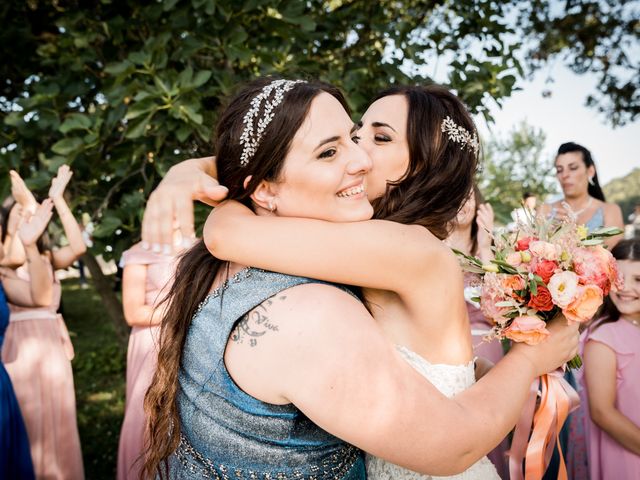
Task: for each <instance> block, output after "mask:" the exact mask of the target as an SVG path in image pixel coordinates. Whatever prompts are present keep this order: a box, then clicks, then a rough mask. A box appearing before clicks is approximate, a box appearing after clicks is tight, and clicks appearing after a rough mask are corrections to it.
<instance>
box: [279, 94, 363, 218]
mask: <svg viewBox="0 0 640 480" xmlns="http://www.w3.org/2000/svg"><path fill="white" fill-rule="evenodd" d="M352 130H353V122H352V121H351V119H350V118H349V115H348V114H347V112H346V111H345V110H344V108H343V107H342V105H341V104H340V102H338V100H336V98H335V97H333V96H332V95H329V94H328V93H325V92H323V93H320V94H319V95H318V96H317V97H315V98H314V99H313V101H312V103H311V106H310V108H309V113H308V114H307V116H306V118H305V120H304V122H303V123H302V125H301V126H300V129H299V130H298V131H297V132H296V134H295V136H294V138H293V141H292V143H291V148H290V149H289V152H288V154H287V156H286V158H285V163H284V168H283V171H282V174H281V176H280V179H279V180H278V181H277V182H273V186H272V188H273V189H274V193H275V197H274V204H275V207H276V208H277V210H276V214H277V215H279V216H294V217H305V218H317V219H322V220H329V221H334V222H350V221H360V220H367V219H369V218H371V216H372V215H373V208H372V207H371V204H370V203H369V201H368V200H367V182H366V175H367V173H368V172H369V170H370V169H371V161H370V159H369V157H368V156H367V154H366V153H365V152H364V151H363V150H362V149H361V148H360V147H359V146H358V145H356V144H355V143H354V142H353V141H352V139H351V137H352V133H351V132H352Z"/></svg>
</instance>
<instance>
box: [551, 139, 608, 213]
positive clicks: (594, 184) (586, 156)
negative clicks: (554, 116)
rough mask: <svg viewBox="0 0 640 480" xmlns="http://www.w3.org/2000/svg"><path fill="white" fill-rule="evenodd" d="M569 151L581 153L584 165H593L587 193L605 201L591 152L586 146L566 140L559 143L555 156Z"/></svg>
mask: <svg viewBox="0 0 640 480" xmlns="http://www.w3.org/2000/svg"><path fill="white" fill-rule="evenodd" d="M571 152H579V153H581V154H582V161H583V162H584V164H585V166H586V167H587V168H589V167H593V171H594V174H593V177H592V178H591V181H590V182H589V184H588V186H587V192H588V193H589V195H591V196H592V197H593V198H597V199H598V200H602V201H603V202H606V200H605V197H604V192H603V191H602V188H601V187H600V182H599V181H598V170H597V169H596V164H595V162H594V161H593V157H592V156H591V152H590V151H589V150H588V149H587V148H586V147H583V146H582V145H579V144H577V143H573V142H567V143H563V144H562V145H560V147H559V148H558V154H557V155H556V158H558V155H562V154H564V153H571Z"/></svg>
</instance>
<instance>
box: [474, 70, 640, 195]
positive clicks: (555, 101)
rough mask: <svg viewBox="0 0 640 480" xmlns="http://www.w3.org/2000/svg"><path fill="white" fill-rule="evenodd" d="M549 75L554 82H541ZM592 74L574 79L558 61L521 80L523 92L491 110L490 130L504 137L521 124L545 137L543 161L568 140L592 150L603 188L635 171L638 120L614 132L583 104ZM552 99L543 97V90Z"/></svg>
mask: <svg viewBox="0 0 640 480" xmlns="http://www.w3.org/2000/svg"><path fill="white" fill-rule="evenodd" d="M548 77H551V78H553V79H554V82H553V83H545V79H546V78H548ZM595 82H596V78H595V76H594V75H590V74H585V75H576V74H574V73H573V72H572V71H571V70H569V69H568V68H566V67H564V66H563V65H560V64H559V63H558V64H556V65H555V66H553V67H551V68H546V69H542V70H540V71H538V72H537V73H536V75H535V76H534V77H533V79H532V80H530V81H520V82H518V85H519V86H520V87H521V88H522V90H520V91H517V92H515V93H514V94H513V95H512V96H511V97H510V98H508V99H506V100H505V101H504V103H503V106H502V108H501V109H500V108H498V107H494V108H493V109H492V114H493V116H494V118H495V123H494V124H493V125H491V127H490V128H491V132H492V133H494V134H497V135H501V136H505V135H506V134H507V133H508V132H509V131H510V130H511V129H512V128H513V127H514V126H515V125H517V124H519V123H520V122H521V121H522V120H526V121H527V122H528V123H529V124H530V125H533V126H535V127H537V128H541V129H542V130H544V132H545V133H546V135H547V143H546V150H545V157H547V158H548V159H549V162H552V161H553V158H554V155H555V152H556V150H557V148H558V146H559V145H560V144H561V143H564V142H567V141H573V142H577V143H580V144H582V145H584V146H585V147H587V148H588V149H589V150H591V153H592V155H593V158H594V159H595V162H596V166H597V168H598V177H599V178H600V182H601V184H602V185H605V184H606V183H607V182H609V181H611V180H612V179H614V178H618V177H622V176H624V175H626V174H627V173H629V172H630V171H631V170H633V169H634V168H636V167H640V121H638V120H636V121H635V122H634V123H632V124H627V125H625V126H624V127H618V128H615V129H614V128H613V127H612V126H611V125H610V124H608V123H607V122H606V118H605V117H604V115H603V114H601V113H599V112H598V111H597V110H596V109H594V108H587V107H586V106H584V104H585V100H586V98H587V96H588V94H589V93H592V92H594V91H595V89H594V85H595ZM544 90H550V91H551V92H552V95H551V96H550V97H549V98H543V96H542V92H543V91H544ZM476 121H477V124H478V128H479V130H480V133H481V134H482V136H483V137H484V138H485V139H486V138H489V137H490V136H491V133H490V132H489V129H488V128H487V125H486V123H485V122H484V119H482V118H479V117H478V118H476Z"/></svg>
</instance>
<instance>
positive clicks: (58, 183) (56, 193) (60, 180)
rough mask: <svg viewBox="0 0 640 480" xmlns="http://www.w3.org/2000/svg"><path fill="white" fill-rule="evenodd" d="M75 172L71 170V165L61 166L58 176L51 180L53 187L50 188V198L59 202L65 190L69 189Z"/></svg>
mask: <svg viewBox="0 0 640 480" xmlns="http://www.w3.org/2000/svg"><path fill="white" fill-rule="evenodd" d="M72 175H73V172H72V171H71V169H70V168H69V165H61V166H60V168H58V174H57V175H56V176H55V177H54V178H53V180H51V187H50V188H49V198H51V199H52V200H58V199H60V198H62V195H63V194H64V189H65V188H67V184H68V183H69V180H71V176H72Z"/></svg>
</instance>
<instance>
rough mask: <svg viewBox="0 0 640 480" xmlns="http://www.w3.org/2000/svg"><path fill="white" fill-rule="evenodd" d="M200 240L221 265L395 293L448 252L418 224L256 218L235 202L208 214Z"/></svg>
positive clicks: (379, 221)
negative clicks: (238, 266)
mask: <svg viewBox="0 0 640 480" xmlns="http://www.w3.org/2000/svg"><path fill="white" fill-rule="evenodd" d="M204 238H205V243H206V245H207V248H209V250H210V251H211V253H212V254H213V255H215V256H216V257H218V258H221V259H223V260H229V261H233V262H236V263H240V264H244V265H252V266H255V267H259V268H264V269H267V270H273V271H277V272H284V273H288V274H291V275H301V276H307V277H313V278H319V279H322V280H326V281H332V282H337V283H344V284H350V285H360V286H363V287H371V288H379V289H385V290H392V291H396V292H402V291H403V290H404V289H405V288H406V287H407V284H408V283H409V282H407V278H411V279H416V280H417V279H420V278H421V277H422V276H423V275H424V273H425V272H426V271H427V270H428V269H429V268H432V267H431V266H432V262H433V261H434V259H437V258H439V257H440V255H441V254H442V252H443V251H444V250H445V249H446V247H444V246H443V245H442V243H441V242H440V241H439V240H438V239H437V238H436V237H434V236H433V235H432V234H431V233H430V232H429V231H428V230H427V229H425V228H423V227H421V226H418V225H402V224H399V223H395V222H388V221H384V220H368V221H363V222H352V223H332V222H327V221H322V220H314V219H304V218H291V217H274V216H258V215H255V214H254V213H253V212H252V211H251V210H249V209H248V208H247V207H245V206H243V205H240V204H238V203H237V202H229V203H228V204H225V205H222V206H220V207H218V208H216V209H215V210H214V211H213V212H212V214H211V215H210V216H209V219H208V220H207V223H206V226H205V230H204ZM256 238H260V241H259V242H257V241H256Z"/></svg>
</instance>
